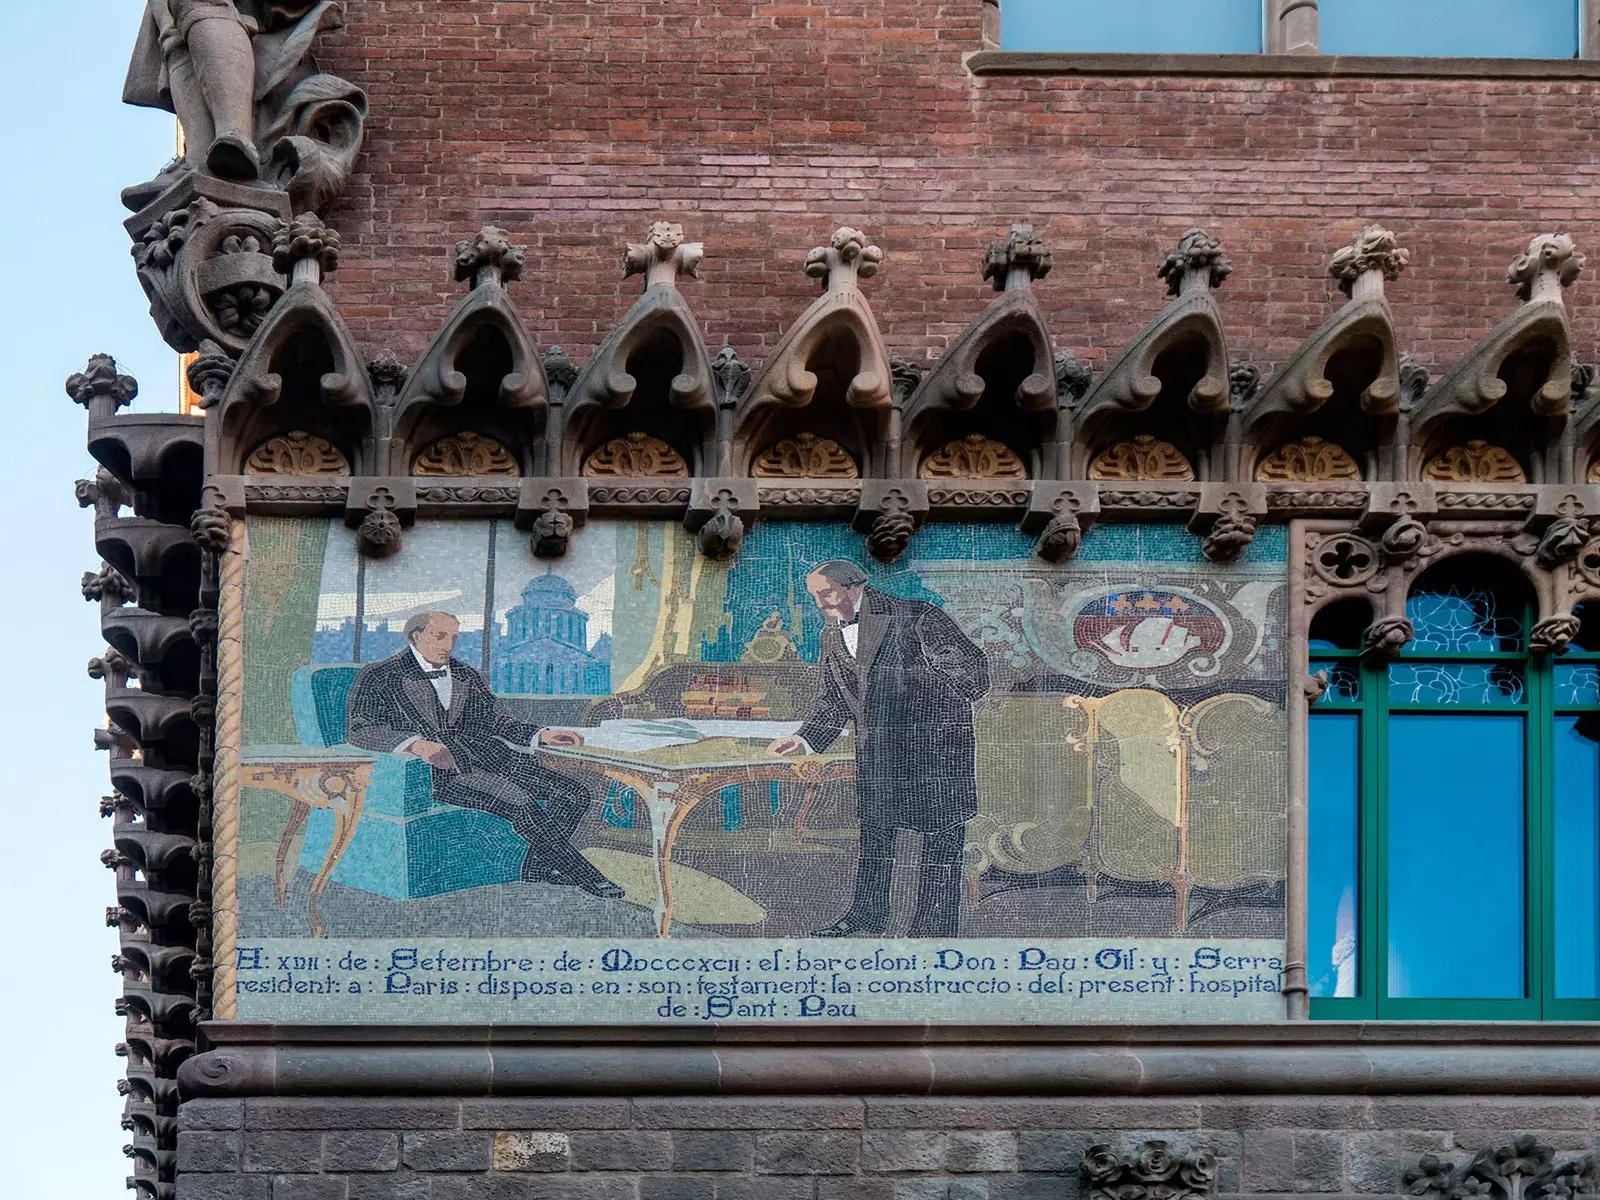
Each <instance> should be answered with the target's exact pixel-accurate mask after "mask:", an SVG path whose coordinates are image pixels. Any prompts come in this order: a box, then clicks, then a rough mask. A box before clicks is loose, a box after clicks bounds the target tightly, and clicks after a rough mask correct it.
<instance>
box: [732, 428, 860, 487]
mask: <svg viewBox="0 0 1600 1200" xmlns="http://www.w3.org/2000/svg"><path fill="white" fill-rule="evenodd" d="M750 474H752V475H753V476H755V477H756V478H757V479H859V478H861V469H860V468H859V467H857V466H856V460H855V459H853V458H851V457H850V453H849V451H847V450H846V449H845V448H844V447H843V446H841V445H839V443H838V442H836V441H834V440H833V439H832V438H822V437H818V436H817V435H816V434H814V433H800V434H796V435H795V436H794V437H792V438H784V439H783V440H782V441H781V442H779V443H777V445H775V446H772V447H770V448H769V449H767V450H765V451H763V452H762V453H761V454H760V455H759V456H758V457H757V458H756V460H755V462H754V463H753V464H752V465H751V468H750Z"/></svg>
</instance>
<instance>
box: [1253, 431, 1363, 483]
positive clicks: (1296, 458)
mask: <svg viewBox="0 0 1600 1200" xmlns="http://www.w3.org/2000/svg"><path fill="white" fill-rule="evenodd" d="M1360 478H1361V467H1360V465H1359V464H1357V462H1356V460H1355V459H1354V458H1352V457H1351V456H1350V454H1349V452H1348V451H1346V450H1345V448H1344V447H1343V446H1340V445H1338V444H1337V443H1334V442H1325V441H1323V440H1322V439H1321V438H1319V437H1304V438H1301V439H1300V440H1299V441H1298V442H1289V443H1287V444H1286V445H1283V446H1279V447H1278V449H1276V450H1274V451H1273V452H1272V453H1271V454H1269V455H1268V456H1267V457H1266V458H1264V459H1262V460H1261V464H1260V465H1259V466H1258V467H1256V482H1257V483H1344V482H1354V481H1359V480H1360Z"/></svg>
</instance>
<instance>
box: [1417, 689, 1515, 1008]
mask: <svg viewBox="0 0 1600 1200" xmlns="http://www.w3.org/2000/svg"><path fill="white" fill-rule="evenodd" d="M1523 745H1524V742H1523V724H1522V718H1521V717H1509V716H1476V715H1466V714H1453V713H1452V714H1442V715H1437V716H1434V715H1427V716H1424V715H1420V714H1418V715H1407V716H1394V717H1391V718H1390V719H1389V829H1388V839H1389V878H1388V890H1389V905H1388V917H1389V964H1388V966H1389V995H1391V996H1396V997H1400V996H1418V997H1428V998H1432V999H1447V998H1454V999H1494V998H1506V997H1518V996H1522V995H1525V994H1526V992H1525V988H1526V985H1525V979H1526V976H1527V972H1526V969H1525V967H1524V957H1523V942H1524V936H1523V933H1524V928H1525V924H1526V922H1525V918H1524V907H1523V905H1524V894H1525V889H1524V887H1523V860H1524V846H1523V829H1524V817H1523V813H1524V789H1523Z"/></svg>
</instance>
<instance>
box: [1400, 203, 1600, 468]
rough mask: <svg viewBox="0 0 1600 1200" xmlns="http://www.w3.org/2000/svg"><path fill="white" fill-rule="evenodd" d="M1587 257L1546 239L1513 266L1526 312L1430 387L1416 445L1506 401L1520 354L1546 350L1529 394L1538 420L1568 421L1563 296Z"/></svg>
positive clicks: (1568, 355)
mask: <svg viewBox="0 0 1600 1200" xmlns="http://www.w3.org/2000/svg"><path fill="white" fill-rule="evenodd" d="M1583 264H1584V256H1583V255H1582V254H1579V253H1578V251H1577V249H1576V247H1575V246H1574V245H1573V243H1572V239H1571V238H1570V237H1568V236H1566V235H1565V234H1541V235H1540V236H1538V237H1535V238H1534V239H1533V240H1532V241H1531V242H1530V243H1529V244H1528V251H1527V253H1526V254H1521V255H1518V256H1517V257H1516V258H1515V259H1514V260H1513V261H1512V264H1511V270H1510V272H1509V273H1508V280H1509V281H1510V282H1511V283H1514V284H1516V285H1517V295H1518V296H1519V297H1520V298H1521V299H1522V301H1523V304H1522V307H1521V308H1519V309H1517V310H1516V311H1515V312H1513V313H1512V314H1511V315H1510V316H1508V317H1506V318H1505V320H1503V321H1501V322H1500V323H1499V324H1498V325H1497V326H1495V328H1494V329H1493V330H1492V331H1490V333H1489V335H1488V336H1487V337H1485V338H1484V339H1483V340H1482V341H1480V342H1479V343H1478V344H1477V345H1476V346H1475V347H1473V349H1472V351H1471V353H1469V354H1468V355H1467V356H1466V357H1465V358H1463V359H1461V360H1460V361H1459V362H1457V363H1456V364H1455V365H1454V366H1452V367H1451V368H1450V369H1449V370H1448V371H1446V372H1445V373H1444V375H1443V376H1442V377H1441V378H1440V379H1439V382H1438V383H1436V384H1434V386H1433V387H1431V388H1429V389H1428V390H1427V392H1426V393H1425V394H1424V395H1423V397H1422V399H1421V401H1420V402H1418V404H1417V411H1416V413H1415V415H1414V416H1413V418H1412V424H1413V429H1414V430H1415V445H1416V446H1417V447H1419V448H1424V447H1425V444H1426V442H1427V441H1428V439H1429V435H1430V433H1431V432H1432V431H1433V430H1434V429H1436V428H1437V427H1438V425H1439V424H1440V423H1441V422H1443V421H1446V420H1449V419H1450V418H1453V417H1463V416H1478V415H1480V414H1482V413H1485V412H1488V411H1489V410H1490V409H1491V408H1493V407H1494V406H1495V405H1496V404H1498V403H1499V402H1500V401H1501V400H1503V399H1505V397H1506V394H1507V392H1508V391H1509V388H1508V386H1507V384H1506V381H1505V380H1503V379H1501V378H1500V372H1501V370H1502V369H1503V368H1504V366H1505V364H1506V362H1507V361H1508V360H1509V359H1511V358H1512V357H1513V356H1515V355H1517V354H1518V353H1519V352H1522V351H1525V350H1532V349H1535V348H1537V347H1538V346H1540V344H1541V343H1544V344H1547V345H1548V346H1549V348H1550V355H1549V366H1548V368H1547V369H1546V371H1545V375H1544V378H1543V379H1542V380H1541V381H1540V382H1539V384H1538V386H1537V387H1535V388H1534V389H1533V390H1532V391H1531V392H1530V393H1529V396H1528V405H1529V409H1530V411H1531V414H1532V415H1533V416H1538V417H1565V416H1566V415H1567V414H1568V412H1569V411H1570V409H1571V405H1572V361H1573V360H1572V330H1571V325H1570V323H1569V321H1568V318H1567V308H1566V305H1565V303H1563V301H1562V292H1563V290H1564V289H1565V288H1566V287H1568V286H1569V285H1571V283H1572V282H1573V280H1575V279H1576V278H1577V277H1578V273H1579V272H1580V271H1581V270H1582V269H1583Z"/></svg>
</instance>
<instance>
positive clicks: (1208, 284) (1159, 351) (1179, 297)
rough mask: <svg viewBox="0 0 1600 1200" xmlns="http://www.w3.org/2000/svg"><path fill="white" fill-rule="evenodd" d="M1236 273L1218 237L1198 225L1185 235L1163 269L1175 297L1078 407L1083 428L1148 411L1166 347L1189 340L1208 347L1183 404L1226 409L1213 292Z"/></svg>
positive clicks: (1223, 355)
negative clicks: (1117, 415)
mask: <svg viewBox="0 0 1600 1200" xmlns="http://www.w3.org/2000/svg"><path fill="white" fill-rule="evenodd" d="M1232 271H1233V264H1232V263H1230V262H1229V261H1228V259H1227V257H1226V256H1225V255H1224V254H1223V253H1222V247H1221V244H1220V243H1219V242H1218V241H1217V239H1216V238H1213V237H1210V236H1209V235H1207V234H1206V233H1205V231H1204V230H1200V229H1190V230H1188V231H1186V232H1185V233H1184V235H1183V237H1182V238H1181V239H1180V240H1179V243H1178V249H1177V250H1176V251H1175V252H1174V253H1172V254H1169V255H1168V256H1167V258H1166V260H1165V261H1164V262H1163V263H1162V266H1161V271H1160V274H1161V275H1162V277H1163V278H1165V279H1166V280H1167V286H1168V290H1169V291H1170V292H1171V293H1172V295H1173V297H1174V298H1173V300H1172V302H1171V303H1169V304H1168V305H1167V306H1166V308H1164V309H1162V310H1161V312H1160V313H1158V314H1157V315H1156V317H1155V319H1154V320H1152V321H1151V322H1150V323H1149V324H1148V325H1146V326H1145V327H1144V328H1143V329H1142V330H1140V332H1139V336H1138V337H1136V338H1134V340H1133V342H1132V343H1131V344H1130V345H1129V346H1128V348H1127V349H1125V350H1124V351H1123V352H1122V353H1121V354H1120V355H1118V356H1117V358H1116V360H1115V361H1114V362H1113V363H1112V364H1111V366H1110V367H1108V368H1107V369H1106V371H1105V373H1104V374H1103V375H1102V376H1101V377H1100V378H1099V380H1098V381H1096V382H1095V384H1094V385H1093V386H1092V387H1090V389H1089V392H1088V394H1087V395H1085V396H1084V398H1083V403H1082V407H1081V408H1080V410H1079V416H1078V421H1079V425H1080V428H1083V429H1085V430H1087V429H1089V428H1091V427H1092V426H1094V425H1095V424H1098V423H1099V422H1100V421H1102V420H1104V419H1105V418H1106V417H1108V416H1112V415H1115V414H1117V413H1135V412H1143V411H1145V410H1146V409H1148V408H1149V407H1150V405H1151V404H1153V403H1154V402H1155V399H1156V397H1157V396H1159V395H1160V394H1161V392H1162V388H1163V383H1162V380H1161V379H1160V378H1159V377H1158V376H1157V375H1156V373H1155V366H1156V363H1157V362H1158V360H1159V359H1160V358H1161V357H1162V356H1163V355H1164V354H1166V353H1167V351H1169V350H1172V349H1175V348H1177V347H1179V346H1182V345H1183V344H1184V343H1186V342H1190V341H1199V342H1200V343H1202V344H1203V345H1204V347H1205V353H1206V365H1205V370H1204V372H1203V373H1202V374H1201V376H1200V378H1199V379H1198V380H1197V381H1196V382H1195V384H1194V386H1193V387H1191V388H1190V390H1189V394H1188V395H1187V396H1185V397H1183V403H1184V404H1185V405H1187V407H1188V408H1190V409H1191V410H1192V411H1194V412H1197V413H1210V414H1221V413H1226V412H1227V411H1228V344H1227V335H1226V334H1225V333H1224V331H1223V328H1222V312H1221V310H1220V309H1218V307H1217V302H1216V299H1215V298H1214V297H1213V296H1212V294H1211V293H1212V289H1213V288H1215V287H1217V286H1219V285H1220V284H1221V283H1222V281H1223V280H1225V279H1226V278H1227V277H1228V276H1229V274H1231V273H1232Z"/></svg>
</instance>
